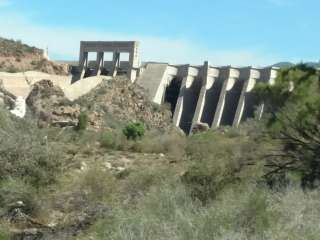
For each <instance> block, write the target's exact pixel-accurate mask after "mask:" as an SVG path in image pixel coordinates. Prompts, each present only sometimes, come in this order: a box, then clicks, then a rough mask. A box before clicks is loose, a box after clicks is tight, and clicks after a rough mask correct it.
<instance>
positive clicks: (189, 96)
mask: <svg viewBox="0 0 320 240" xmlns="http://www.w3.org/2000/svg"><path fill="white" fill-rule="evenodd" d="M92 52H93V53H95V54H96V59H95V60H93V61H90V60H89V58H88V54H89V53H92ZM123 53H126V54H129V57H128V59H126V60H124V61H122V60H121V54H123ZM107 54H109V56H110V55H111V56H112V58H111V59H109V60H106V59H105V58H104V57H105V56H106V55H107ZM102 74H103V75H108V76H113V77H115V76H117V75H120V74H126V75H127V76H128V78H129V80H130V81H132V82H135V83H137V84H139V85H140V86H142V87H143V88H145V89H146V90H147V91H148V94H149V98H150V100H151V101H153V102H154V103H156V104H166V103H167V104H170V108H171V112H172V118H173V123H174V125H175V126H177V127H179V128H181V129H182V130H183V131H184V132H185V133H186V134H189V133H191V132H192V130H193V128H194V127H196V126H199V125H206V126H208V127H210V128H218V127H219V126H233V127H238V126H239V124H240V123H241V122H243V121H245V120H247V119H249V118H254V117H257V118H260V117H261V115H262V113H263V105H261V106H258V107H256V103H255V100H254V96H253V93H252V90H253V88H254V86H255V85H256V84H257V83H259V82H262V83H269V84H272V83H273V82H274V80H275V78H276V76H277V68H273V67H266V68H255V67H251V66H250V67H233V66H222V67H218V66H211V65H210V64H209V63H208V62H207V61H205V62H204V63H203V65H190V64H184V65H170V64H169V63H157V62H146V63H143V64H141V63H140V57H139V43H138V42H134V41H132V42H105V41H104V42H93V41H90V42H81V44H80V56H79V65H78V67H77V74H76V75H77V79H78V80H80V81H81V79H83V78H86V77H88V76H93V75H102Z"/></svg>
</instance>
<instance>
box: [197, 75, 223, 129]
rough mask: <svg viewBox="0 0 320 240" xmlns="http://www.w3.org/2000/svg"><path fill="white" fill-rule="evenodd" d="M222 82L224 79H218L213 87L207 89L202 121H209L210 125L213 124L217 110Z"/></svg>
mask: <svg viewBox="0 0 320 240" xmlns="http://www.w3.org/2000/svg"><path fill="white" fill-rule="evenodd" d="M222 83H223V82H222V81H220V80H217V81H216V82H215V83H214V84H213V85H212V87H211V88H210V89H207V91H206V96H205V104H204V107H203V114H202V117H201V122H203V123H207V124H208V125H209V126H210V127H211V126H212V122H213V119H214V115H215V113H216V110H217V106H218V102H219V96H220V92H221V88H222Z"/></svg>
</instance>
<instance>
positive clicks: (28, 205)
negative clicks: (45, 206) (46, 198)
mask: <svg viewBox="0 0 320 240" xmlns="http://www.w3.org/2000/svg"><path fill="white" fill-rule="evenodd" d="M36 196H37V194H36V189H35V188H34V187H33V186H31V185H29V184H26V183H25V182H23V181H22V180H19V179H13V178H7V179H6V180H4V181H1V183H0V215H3V214H8V213H9V211H10V210H11V209H10V208H11V207H12V206H14V205H15V204H16V203H17V202H18V201H19V202H22V203H23V207H22V208H21V209H22V211H23V212H24V213H26V214H29V215H34V214H36V213H37V210H38V209H39V206H38V203H37V201H36ZM1 212H2V214H1Z"/></svg>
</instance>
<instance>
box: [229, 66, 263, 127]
mask: <svg viewBox="0 0 320 240" xmlns="http://www.w3.org/2000/svg"><path fill="white" fill-rule="evenodd" d="M259 78H260V72H259V71H258V70H257V69H254V68H250V67H248V68H244V69H241V70H240V79H241V81H243V82H244V84H243V87H242V90H241V94H240V98H239V101H238V105H237V110H236V114H235V117H234V120H233V123H232V126H234V127H238V126H239V124H240V122H241V120H246V119H248V118H253V117H254V111H255V108H254V101H253V100H254V99H253V97H254V96H253V94H252V93H251V91H252V90H253V88H254V86H255V84H256V82H257V81H258V79H259Z"/></svg>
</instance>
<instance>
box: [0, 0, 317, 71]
mask: <svg viewBox="0 0 320 240" xmlns="http://www.w3.org/2000/svg"><path fill="white" fill-rule="evenodd" d="M319 9H320V1H319V0H219V1H217V0H198V1H194V0H193V1H192V0H184V1H182V0H171V1H170V0H161V1H160V0H157V1H156V0H136V1H133V0H131V1H130V0H117V1H116V0H90V1H84V0H77V1H71V0H69V1H67V0H54V1H44V0H0V36H4V37H9V38H14V39H21V40H22V41H24V42H26V43H29V44H33V45H36V46H39V47H42V48H45V47H46V46H48V47H49V54H50V57H51V58H52V59H77V56H78V49H79V41H80V40H138V41H140V42H141V51H142V60H143V61H150V60H151V61H166V62H170V63H194V64H196V63H202V62H203V61H205V60H209V61H210V63H211V64H215V65H225V64H233V65H258V66H262V65H268V64H272V63H275V62H278V61H294V62H297V61H318V60H319V59H320V47H319V45H320V44H319V43H320V31H319V30H318V29H319V28H318V25H319V24H318V23H319V21H320V14H319Z"/></svg>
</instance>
